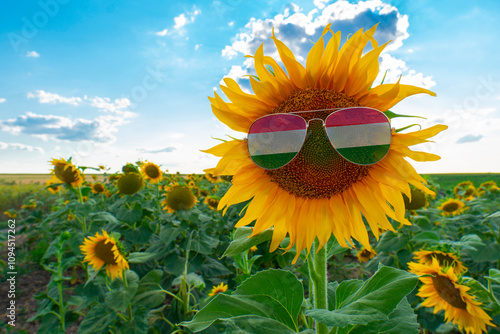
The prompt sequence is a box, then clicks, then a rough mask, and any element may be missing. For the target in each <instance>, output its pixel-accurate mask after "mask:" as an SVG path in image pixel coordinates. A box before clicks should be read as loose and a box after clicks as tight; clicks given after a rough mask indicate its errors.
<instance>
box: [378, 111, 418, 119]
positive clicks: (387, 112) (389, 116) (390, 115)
mask: <svg viewBox="0 0 500 334" xmlns="http://www.w3.org/2000/svg"><path fill="white" fill-rule="evenodd" d="M384 114H385V115H386V116H387V117H388V118H389V119H393V118H398V117H414V118H421V119H426V118H425V117H422V116H412V115H401V114H396V113H394V112H392V111H390V110H386V111H384Z"/></svg>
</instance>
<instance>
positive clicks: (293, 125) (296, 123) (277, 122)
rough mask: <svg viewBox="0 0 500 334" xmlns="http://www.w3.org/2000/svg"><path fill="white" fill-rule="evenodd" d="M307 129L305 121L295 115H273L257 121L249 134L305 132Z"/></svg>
mask: <svg viewBox="0 0 500 334" xmlns="http://www.w3.org/2000/svg"><path fill="white" fill-rule="evenodd" d="M306 128H307V123H306V122H305V120H304V119H303V118H302V117H300V116H297V115H293V114H272V115H266V116H263V117H261V118H259V119H258V120H256V121H255V122H254V123H253V124H252V125H251V126H250V130H249V133H251V134H253V133H264V132H280V131H290V130H304V129H306Z"/></svg>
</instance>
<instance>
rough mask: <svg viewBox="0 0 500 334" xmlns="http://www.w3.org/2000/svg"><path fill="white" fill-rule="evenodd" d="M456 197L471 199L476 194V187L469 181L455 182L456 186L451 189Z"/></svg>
mask: <svg viewBox="0 0 500 334" xmlns="http://www.w3.org/2000/svg"><path fill="white" fill-rule="evenodd" d="M453 192H454V193H455V196H456V198H458V199H465V200H471V199H473V198H474V197H475V196H476V195H477V190H476V187H474V184H473V183H472V182H471V181H464V182H460V183H459V184H457V186H456V187H455V188H454V189H453Z"/></svg>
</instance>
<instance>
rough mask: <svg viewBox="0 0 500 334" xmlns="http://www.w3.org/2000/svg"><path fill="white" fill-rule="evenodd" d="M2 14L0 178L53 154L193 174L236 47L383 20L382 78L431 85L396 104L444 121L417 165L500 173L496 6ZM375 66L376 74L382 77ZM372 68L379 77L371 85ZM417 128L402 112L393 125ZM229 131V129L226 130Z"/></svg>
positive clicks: (61, 8)
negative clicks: (143, 163) (429, 156)
mask: <svg viewBox="0 0 500 334" xmlns="http://www.w3.org/2000/svg"><path fill="white" fill-rule="evenodd" d="M2 7H3V8H2V10H1V11H0V22H1V23H0V64H1V65H0V78H1V79H0V154H1V156H2V159H0V173H45V172H48V171H49V169H50V165H49V163H48V161H49V160H51V159H52V158H60V157H63V158H69V157H70V156H71V157H73V161H74V162H75V163H76V164H77V165H85V166H97V165H105V166H107V167H109V168H110V169H111V171H117V170H119V169H120V168H121V166H122V165H124V164H125V163H127V162H133V161H137V160H139V159H140V160H149V161H152V162H155V163H157V164H160V165H161V166H162V168H163V169H167V170H169V171H170V172H176V171H180V172H182V173H191V172H198V173H199V172H202V170H203V169H205V168H209V167H213V166H214V165H215V164H216V162H217V158H215V157H213V156H210V155H208V154H204V153H202V152H200V151H199V150H200V149H207V148H209V147H212V146H214V145H215V144H217V143H218V141H217V140H215V139H212V137H214V138H224V137H225V136H226V135H230V136H236V137H238V138H244V137H245V134H242V133H236V132H234V131H232V130H230V129H229V128H227V127H226V126H224V125H222V124H221V123H220V122H219V121H218V120H217V119H216V118H215V117H214V116H213V114H212V112H211V108H210V103H209V101H208V99H207V96H213V92H214V89H216V91H217V92H218V93H221V90H220V88H218V87H219V85H220V83H221V79H222V78H223V77H225V76H229V77H232V78H234V79H236V80H237V81H238V82H239V83H240V84H241V85H242V86H243V87H244V88H245V89H249V84H248V82H247V81H246V79H244V77H243V76H244V75H246V74H252V73H253V72H252V71H253V69H252V68H253V66H252V63H251V61H250V60H249V59H248V58H244V55H246V54H253V53H254V52H255V49H256V48H257V47H258V46H259V45H260V43H264V50H265V52H266V54H269V55H276V50H275V49H274V48H273V47H272V45H271V43H270V40H269V38H268V37H269V36H270V34H271V28H272V27H273V26H274V27H275V30H276V34H277V37H278V38H280V39H281V40H283V41H284V42H285V43H286V44H287V45H289V46H290V48H292V50H293V51H294V52H295V53H296V54H297V57H299V59H300V57H302V58H303V59H305V57H306V56H307V52H308V51H309V49H310V47H311V46H312V44H311V42H310V41H311V40H313V41H316V40H317V38H318V36H319V33H320V32H321V31H322V29H323V27H324V26H325V25H326V24H327V23H332V29H333V30H334V31H337V30H341V31H342V36H343V37H344V39H345V36H347V35H349V34H351V33H353V32H355V31H356V30H358V29H360V28H365V29H366V28H370V27H371V26H372V25H373V24H375V23H377V22H380V24H379V27H378V30H377V34H376V35H375V37H376V38H377V39H378V40H379V42H386V41H388V40H392V43H391V44H390V46H389V47H388V48H387V49H386V52H384V53H383V54H382V56H381V58H380V61H381V72H385V71H386V70H387V71H388V72H387V76H386V82H395V81H396V80H397V79H398V78H399V76H401V78H402V79H401V82H402V83H407V84H414V85H418V86H422V87H425V88H428V89H431V90H433V91H435V92H436V93H437V97H430V96H415V97H410V98H408V99H407V100H405V101H403V102H401V103H400V104H398V105H397V106H396V107H395V108H393V111H395V112H398V113H405V114H414V115H422V116H425V117H427V119H426V120H424V121H422V122H421V123H422V125H423V126H431V125H434V124H437V123H444V124H447V125H448V126H449V127H450V128H449V130H447V131H446V132H444V133H442V134H440V135H439V136H438V137H436V143H435V144H426V145H422V146H421V149H422V150H426V151H428V152H433V153H436V154H439V155H441V157H442V159H441V160H440V161H437V162H428V163H414V166H415V167H416V168H417V170H418V171H419V172H422V173H438V172H439V173H447V172H450V173H451V172H500V154H499V153H498V149H497V145H498V143H500V131H499V130H500V110H499V108H498V105H499V103H500V66H498V63H497V62H498V59H500V58H499V56H500V43H499V42H500V38H499V37H498V34H497V33H498V31H500V23H499V21H498V17H500V4H498V2H497V1H493V0H492V1H480V2H472V1H462V0H460V1H446V0H445V1H439V2H435V1H427V0H422V1H389V0H387V1H382V0H373V1H349V2H348V1H324V0H315V1H294V2H283V1H260V0H254V1H242V0H217V1H183V2H174V1H152V0H150V1H141V2H139V1H121V2H119V3H117V2H115V1H111V0H95V1H85V2H82V1H75V0H40V1H23V2H13V1H9V2H8V3H7V4H3V5H2ZM382 75H383V73H381V76H382ZM381 76H380V77H379V79H378V82H380V79H381ZM411 123H414V121H412V120H410V121H409V120H398V121H397V122H395V125H396V126H399V125H407V124H411ZM226 138H227V137H226Z"/></svg>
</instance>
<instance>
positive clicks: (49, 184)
mask: <svg viewBox="0 0 500 334" xmlns="http://www.w3.org/2000/svg"><path fill="white" fill-rule="evenodd" d="M57 183H61V181H59V180H58V179H57V178H56V177H52V178H51V179H50V180H47V182H45V186H46V187H47V190H48V191H49V192H50V193H51V194H56V193H58V192H59V191H60V190H61V187H60V186H53V184H57Z"/></svg>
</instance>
